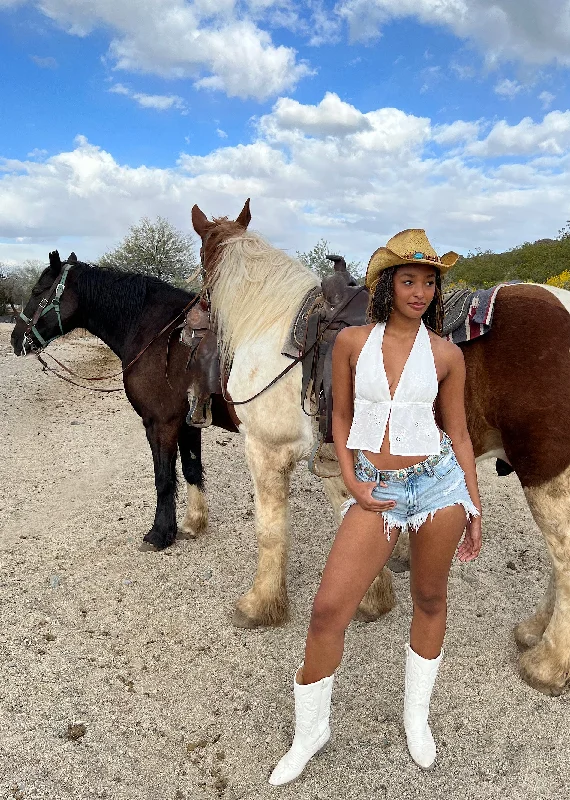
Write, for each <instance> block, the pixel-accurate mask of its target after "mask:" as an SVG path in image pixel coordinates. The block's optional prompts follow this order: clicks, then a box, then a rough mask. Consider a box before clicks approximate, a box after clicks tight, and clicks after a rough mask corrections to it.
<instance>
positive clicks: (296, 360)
mask: <svg viewBox="0 0 570 800" xmlns="http://www.w3.org/2000/svg"><path fill="white" fill-rule="evenodd" d="M363 291H366V287H365V286H360V287H359V288H358V290H357V291H356V292H355V293H354V294H352V295H350V296H349V297H348V299H347V300H345V301H344V302H343V303H341V304H340V305H339V306H337V307H336V308H335V312H334V314H333V316H332V317H331V319H329V321H328V322H327V323H326V324H325V325H323V327H322V329H321V330H320V331H319V335H318V336H317V338H316V339H315V341H314V342H313V343H312V344H311V345H309V347H307V349H306V350H304V351H303V353H301V355H300V356H297V357H296V358H294V359H293V360H292V361H291V363H290V364H287V366H286V367H285V369H284V370H282V371H281V372H280V373H279V375H277V376H276V377H275V378H273V380H272V381H271V383H268V384H267V386H264V387H263V389H260V391H259V392H257V394H254V395H253V396H252V397H249V398H248V399H247V400H231V399H230V398H229V397H227V396H226V393H225V389H224V387H225V386H226V385H227V379H226V380H224V376H223V375H222V382H221V383H222V397H223V398H224V400H225V401H226V403H227V404H228V405H231V406H243V405H245V404H246V403H251V401H252V400H255V399H256V398H258V397H259V396H260V395H262V394H263V393H264V392H266V391H267V390H268V389H270V388H271V387H272V386H274V385H275V384H276V383H277V381H279V380H281V378H283V377H284V376H285V375H286V374H287V373H288V372H289V371H290V370H292V369H293V367H296V366H297V364H299V363H300V362H301V361H303V360H304V359H305V357H306V356H307V355H308V354H309V353H310V352H311V351H312V350H314V349H315V347H316V346H317V345H318V344H319V343H320V342H321V341H322V338H323V336H324V334H325V333H326V331H327V330H328V329H329V328H330V326H331V325H332V324H333V322H335V321H336V319H337V317H338V315H339V314H340V312H341V311H344V309H345V308H346V307H347V306H348V305H349V304H350V303H351V302H352V301H353V300H354V298H355V297H356V295H357V294H359V293H360V292H363Z"/></svg>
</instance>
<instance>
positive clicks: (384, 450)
mask: <svg viewBox="0 0 570 800" xmlns="http://www.w3.org/2000/svg"><path fill="white" fill-rule="evenodd" d="M389 424H390V423H389V422H388V426H389ZM388 426H387V427H386V435H385V436H384V441H383V442H382V447H381V448H380V452H379V453H372V452H371V451H370V450H363V451H362V452H363V453H364V455H365V456H366V458H367V459H368V460H369V461H370V463H371V464H374V466H375V467H376V469H385V470H388V469H404V468H405V467H411V466H412V465H413V464H418V463H419V462H420V461H425V459H426V458H428V456H427V455H422V456H394V455H392V453H391V452H390V440H389V437H388ZM442 436H443V433H442V432H441V431H440V436H439V439H440V441H441V437H442Z"/></svg>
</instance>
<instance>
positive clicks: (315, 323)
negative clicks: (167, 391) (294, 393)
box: [180, 255, 368, 444]
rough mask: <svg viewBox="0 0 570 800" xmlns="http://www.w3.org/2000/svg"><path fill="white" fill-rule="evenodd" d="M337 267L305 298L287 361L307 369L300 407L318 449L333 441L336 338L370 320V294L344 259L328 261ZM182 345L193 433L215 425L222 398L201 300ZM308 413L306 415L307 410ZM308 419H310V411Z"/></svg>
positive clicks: (189, 317)
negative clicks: (215, 404)
mask: <svg viewBox="0 0 570 800" xmlns="http://www.w3.org/2000/svg"><path fill="white" fill-rule="evenodd" d="M327 258H329V259H330V260H331V261H332V262H333V263H334V270H335V271H334V274H333V275H331V276H328V277H326V278H324V279H323V281H322V284H321V286H320V287H316V288H315V289H313V290H311V292H310V293H309V294H308V295H307V297H306V298H305V301H304V302H303V304H302V306H301V308H300V310H299V313H298V314H297V317H296V319H295V321H294V323H293V325H292V328H291V331H290V336H289V338H288V341H287V342H286V343H285V345H284V350H283V352H284V355H288V356H290V357H292V358H295V359H297V360H298V361H300V362H301V363H302V365H303V379H302V391H301V398H300V399H301V402H302V404H303V408H304V409H305V401H306V400H307V398H309V394H310V398H309V405H310V406H312V408H313V410H314V413H315V416H316V418H317V422H318V427H319V443H320V444H322V443H328V444H331V443H332V441H333V439H332V348H333V344H334V341H335V339H336V337H337V334H338V332H339V331H340V330H342V328H346V327H347V326H349V325H362V324H363V323H364V322H365V318H366V308H367V306H368V292H367V290H366V289H365V288H364V287H363V286H357V285H356V281H355V280H354V278H353V277H352V276H351V275H350V274H349V272H348V270H347V268H346V262H345V260H344V258H342V256H337V255H331V256H327ZM180 341H181V342H182V343H183V344H185V345H186V346H187V347H188V348H189V350H190V353H189V356H188V361H187V367H186V368H187V370H191V372H192V376H191V382H190V386H189V390H188V402H189V406H190V410H189V412H188V415H187V418H186V421H187V423H188V424H189V425H193V426H195V427H200V428H203V427H207V426H208V425H211V423H212V412H211V405H212V399H211V398H212V395H215V394H220V395H221V394H222V385H221V372H220V362H219V355H218V348H217V342H216V336H215V333H214V332H213V330H212V328H211V321H210V309H209V305H208V303H207V301H206V300H205V299H202V300H200V302H199V303H197V304H196V305H195V306H193V307H192V308H191V309H190V311H189V312H188V314H187V315H186V321H185V324H184V326H183V327H182V331H181V334H180ZM305 410H307V409H305ZM307 413H311V412H310V411H309V410H307Z"/></svg>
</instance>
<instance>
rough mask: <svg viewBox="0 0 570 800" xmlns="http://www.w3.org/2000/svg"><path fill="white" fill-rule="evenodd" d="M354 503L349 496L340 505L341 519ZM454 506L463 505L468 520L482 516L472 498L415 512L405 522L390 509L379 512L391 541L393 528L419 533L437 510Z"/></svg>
mask: <svg viewBox="0 0 570 800" xmlns="http://www.w3.org/2000/svg"><path fill="white" fill-rule="evenodd" d="M354 505H356V500H355V499H354V497H349V498H348V500H345V501H344V503H343V504H342V505H341V507H340V515H341V519H344V517H345V516H346V513H347V511H348V509H349V508H350V507H351V506H354ZM452 506H463V510H464V511H465V515H466V516H467V521H468V522H469V521H471V519H472V518H473V517H480V516H481V514H480V512H479V511H478V510H477V508H476V507H475V506H474V505H473V503H472V502H471V500H469V501H467V500H456V501H455V502H454V503H443V504H442V505H441V506H438V507H437V508H432V509H430V510H429V511H423V512H422V513H421V514H414V515H413V516H411V517H408V519H407V520H405V521H404V522H402V520H401V519H400V517H397V516H395V515H394V514H392V513H391V512H390V511H379V512H378V514H381V515H382V519H383V521H384V533H385V535H386V539H387V540H388V541H390V531H391V530H392V528H399V529H400V533H401V532H402V531H404V530H406V528H410V529H411V530H413V531H414V532H415V533H417V532H418V531H419V529H420V528H421V527H422V525H423V524H424V522H427V518H428V517H431V520H430V521H433V518H434V516H435V514H436V512H437V511H441V509H442V508H451V507H452Z"/></svg>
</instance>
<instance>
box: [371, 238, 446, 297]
mask: <svg viewBox="0 0 570 800" xmlns="http://www.w3.org/2000/svg"><path fill="white" fill-rule="evenodd" d="M458 258H459V255H458V254H457V253H454V252H453V250H450V251H449V253H445V255H443V256H441V258H438V259H435V258H404V257H402V256H399V255H398V254H397V253H394V252H393V251H392V250H389V249H388V248H387V247H379V248H378V250H375V251H374V253H372V256H371V258H370V261H369V262H368V269H367V270H366V279H365V284H366V286H367V287H368V288H369V289H370V290H373V289H374V288H375V287H376V284H377V283H378V279H379V277H380V274H381V273H382V272H383V271H384V270H385V269H388V267H401V266H403V265H404V264H416V265H417V264H422V265H424V266H428V267H435V268H436V269H438V270H439V272H440V274H441V275H445V273H446V272H447V271H448V270H450V269H451V267H452V266H453V265H454V264H455V262H456V261H457V259H458Z"/></svg>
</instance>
